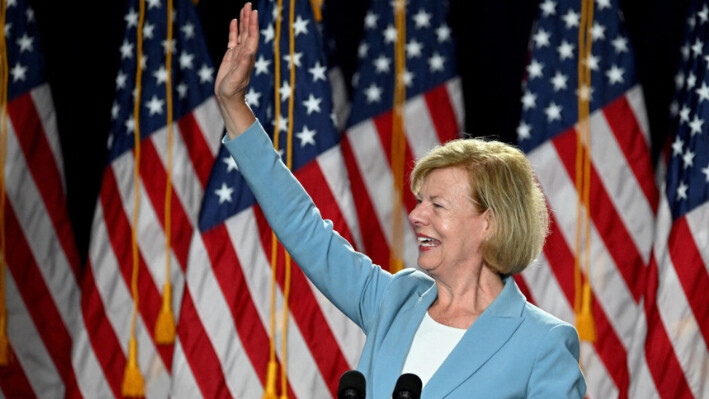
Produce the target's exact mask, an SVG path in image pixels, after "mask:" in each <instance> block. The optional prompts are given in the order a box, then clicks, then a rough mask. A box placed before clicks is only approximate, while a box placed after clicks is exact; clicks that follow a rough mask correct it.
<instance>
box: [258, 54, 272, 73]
mask: <svg viewBox="0 0 709 399" xmlns="http://www.w3.org/2000/svg"><path fill="white" fill-rule="evenodd" d="M269 65H271V60H267V59H265V58H263V54H261V55H259V56H258V60H256V62H255V63H254V68H256V76H258V75H260V74H262V73H265V74H268V66H269Z"/></svg>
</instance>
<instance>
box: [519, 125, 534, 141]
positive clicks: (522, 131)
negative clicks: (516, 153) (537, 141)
mask: <svg viewBox="0 0 709 399" xmlns="http://www.w3.org/2000/svg"><path fill="white" fill-rule="evenodd" d="M531 131H532V127H531V126H530V125H528V124H527V123H525V122H524V121H522V122H520V124H519V126H517V139H518V140H520V141H522V140H526V139H529V138H531V137H532V135H531Z"/></svg>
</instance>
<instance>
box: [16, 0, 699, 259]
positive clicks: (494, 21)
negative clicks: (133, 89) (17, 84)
mask: <svg viewBox="0 0 709 399" xmlns="http://www.w3.org/2000/svg"><path fill="white" fill-rule="evenodd" d="M27 1H28V2H29V4H30V5H31V6H32V7H33V8H34V10H35V16H36V18H37V23H38V26H39V29H40V39H41V43H42V44H41V45H42V48H43V51H44V52H45V61H46V66H47V74H48V79H49V83H50V86H51V89H52V95H53V99H54V105H55V108H56V113H57V124H58V129H59V134H60V139H61V144H62V150H63V153H64V168H65V175H66V182H67V196H68V206H69V213H70V217H71V219H72V223H73V227H74V231H75V234H76V241H77V245H78V247H79V251H80V254H81V256H82V260H85V258H86V253H87V248H88V240H89V233H90V229H91V221H92V217H93V211H94V207H95V205H96V199H97V195H98V192H99V190H100V185H101V176H102V171H103V167H104V163H105V156H106V139H107V135H108V132H109V129H110V114H111V113H110V110H111V103H112V101H113V94H114V86H115V84H114V79H115V76H116V72H117V68H118V64H119V52H118V48H119V46H120V44H121V40H122V35H123V29H124V21H123V16H124V14H125V7H126V6H125V2H124V1H117V0H110V1H105V0H102V1H88V0H77V1H70V2H65V1H56V0H27ZM256 1H257V0H256ZM579 1H580V0H579ZM243 3H244V1H243V0H201V1H200V2H199V4H198V5H197V9H198V12H199V14H200V16H201V21H202V28H203V31H204V35H205V37H206V40H207V45H208V47H209V51H210V54H211V55H212V58H213V60H214V64H215V66H218V65H219V60H221V57H222V55H223V51H224V47H225V44H226V38H227V34H228V25H229V20H230V19H231V18H235V17H236V16H238V12H239V9H240V8H241V6H242V4H243ZM325 3H326V9H325V12H326V18H325V20H326V21H332V22H333V23H332V24H331V25H330V26H329V31H330V32H331V34H333V35H334V37H335V39H336V41H337V43H338V46H337V47H336V53H335V56H336V57H337V58H338V59H339V63H340V65H342V66H343V68H344V73H345V76H346V77H349V76H351V74H352V73H353V70H354V68H355V67H356V63H357V60H356V48H357V45H358V44H359V39H360V36H361V33H362V25H363V17H364V15H365V13H366V11H367V7H368V4H369V1H368V0H325ZM450 4H451V21H450V24H451V27H452V29H453V32H454V35H455V38H456V40H457V46H458V63H459V71H460V74H461V77H462V80H463V92H464V99H465V109H466V126H465V130H466V132H468V133H471V134H472V135H496V136H498V137H500V138H501V139H502V140H505V141H509V142H514V140H515V129H516V127H517V124H518V122H519V113H520V109H521V105H520V97H521V81H522V77H523V74H524V67H525V62H526V57H527V47H528V42H529V36H530V32H531V29H532V24H533V21H534V19H535V18H536V14H537V11H538V6H539V0H492V1H474V0H450ZM688 5H689V0H621V1H620V6H621V10H622V12H623V14H624V16H625V21H626V26H627V27H628V30H629V32H630V39H631V42H632V44H633V46H634V51H635V56H636V65H637V68H638V70H637V73H638V76H639V79H640V82H641V84H642V85H643V89H644V92H645V101H646V107H647V111H648V116H649V121H650V130H651V136H652V138H653V160H655V159H657V156H658V154H659V150H660V148H661V147H662V145H663V144H664V142H665V140H666V137H667V134H668V106H669V103H670V101H671V99H672V94H673V88H674V83H673V79H672V78H673V76H674V73H675V65H676V63H677V61H678V57H679V47H680V43H681V40H682V35H683V31H684V22H685V20H686V11H687V8H688ZM353 50H354V51H353ZM348 81H349V79H348Z"/></svg>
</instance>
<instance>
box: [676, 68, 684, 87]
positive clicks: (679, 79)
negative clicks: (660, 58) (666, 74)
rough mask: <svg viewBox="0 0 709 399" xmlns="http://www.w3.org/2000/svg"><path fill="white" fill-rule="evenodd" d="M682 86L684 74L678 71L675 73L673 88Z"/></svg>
mask: <svg viewBox="0 0 709 399" xmlns="http://www.w3.org/2000/svg"><path fill="white" fill-rule="evenodd" d="M682 86H684V74H683V73H682V72H681V71H680V72H677V75H675V88H676V89H677V90H679V89H681V88H682Z"/></svg>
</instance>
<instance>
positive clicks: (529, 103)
mask: <svg viewBox="0 0 709 399" xmlns="http://www.w3.org/2000/svg"><path fill="white" fill-rule="evenodd" d="M536 106H537V95H536V94H534V93H532V92H530V91H529V90H525V92H524V95H523V96H522V109H524V110H525V111H526V110H529V109H532V108H535V107H536Z"/></svg>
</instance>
